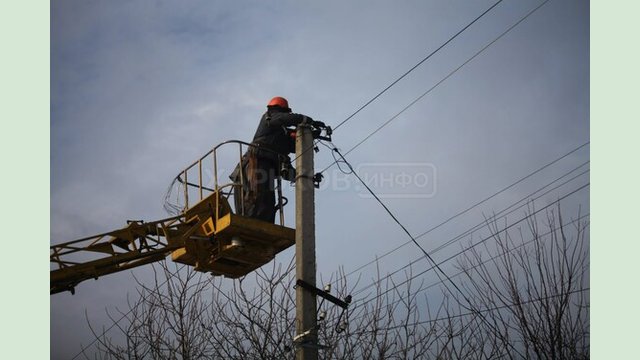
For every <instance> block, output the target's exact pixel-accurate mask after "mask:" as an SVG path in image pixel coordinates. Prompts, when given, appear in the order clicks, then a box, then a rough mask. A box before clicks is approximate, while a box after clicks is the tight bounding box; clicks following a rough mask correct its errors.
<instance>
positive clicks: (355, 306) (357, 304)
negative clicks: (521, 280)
mask: <svg viewBox="0 0 640 360" xmlns="http://www.w3.org/2000/svg"><path fill="white" fill-rule="evenodd" d="M578 190H579V189H578ZM578 190H576V191H578ZM551 205H554V204H551ZM589 215H590V214H589V213H587V214H584V215H581V216H579V217H578V218H577V219H574V220H572V221H570V222H569V223H567V224H574V223H576V222H579V221H581V220H582V219H584V218H586V217H589ZM526 218H527V217H525V219H524V220H526ZM522 221H523V220H519V221H518V223H519V222H522ZM514 224H515V223H514ZM510 227H511V226H509V228H510ZM562 227H563V225H562V224H561V225H559V226H557V227H555V228H553V229H550V230H549V231H547V232H546V233H543V234H539V235H538V236H534V238H533V239H531V240H528V241H526V242H523V243H522V244H519V245H518V246H515V247H513V248H511V249H509V250H506V251H504V252H502V253H500V254H497V255H495V256H493V257H490V258H489V259H487V260H485V261H482V262H481V263H479V264H477V265H475V266H474V267H477V266H480V265H483V264H485V263H487V262H489V261H493V260H494V259H496V258H498V257H500V256H504V255H507V254H509V253H511V252H513V251H515V250H517V249H519V248H522V247H524V246H527V245H529V244H531V243H532V242H536V241H539V240H540V239H541V238H544V237H545V236H547V235H549V234H551V233H553V232H554V231H557V230H559V229H561V228H562ZM501 231H502V230H501ZM492 237H493V235H492V236H489V237H487V238H485V239H483V240H482V241H480V242H478V243H476V244H474V245H472V246H470V247H468V248H466V249H463V250H461V251H460V252H458V253H456V254H454V255H452V256H450V257H449V258H447V259H444V260H442V261H441V262H440V264H443V263H445V262H448V261H450V260H452V259H454V258H456V257H458V256H460V255H461V254H463V253H465V252H466V251H469V250H471V249H472V248H474V247H476V246H477V245H479V244H481V243H484V242H486V241H487V240H489V239H491V238H492ZM430 270H433V267H431V268H429V269H426V270H424V271H422V272H421V273H419V274H417V275H412V276H411V277H410V278H408V279H407V280H405V281H403V282H401V283H398V284H396V283H394V286H393V287H391V288H388V289H386V290H385V291H383V292H381V293H379V294H376V295H375V296H374V297H373V298H370V299H361V300H356V301H355V302H354V303H353V304H352V305H351V311H353V310H355V309H358V308H361V307H362V306H363V305H365V304H367V303H370V302H371V301H374V300H378V299H380V298H381V297H382V296H384V295H386V294H387V293H389V292H391V291H394V290H396V289H397V288H399V287H400V286H402V285H404V284H406V283H409V282H410V281H412V280H414V279H415V278H416V277H418V276H421V275H423V274H424V273H426V272H428V271H430ZM463 273H464V270H462V271H459V272H457V273H456V274H454V275H453V276H452V278H454V277H458V276H459V275H461V274H463ZM442 283H443V281H442V280H439V281H436V282H434V283H432V284H430V285H428V286H426V287H421V288H419V289H418V290H416V291H415V292H414V293H412V295H416V294H418V293H424V292H426V291H427V290H429V289H430V288H432V287H434V286H436V285H438V284H442ZM400 301H402V299H398V300H395V301H393V302H392V303H389V304H387V305H388V306H390V307H394V306H395V305H396V304H398V303H399V302H400ZM363 311H364V310H363ZM364 316H365V314H362V315H360V316H355V317H353V318H351V320H350V321H351V322H353V321H356V320H358V319H361V318H363V317H364ZM440 320H441V319H440ZM430 321H435V320H428V321H427V322H430Z"/></svg>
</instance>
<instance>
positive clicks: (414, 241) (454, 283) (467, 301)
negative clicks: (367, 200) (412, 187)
mask: <svg viewBox="0 0 640 360" xmlns="http://www.w3.org/2000/svg"><path fill="white" fill-rule="evenodd" d="M333 151H335V152H336V153H337V154H338V155H339V156H340V157H341V158H342V160H343V161H344V162H345V164H346V165H347V166H348V167H349V169H350V170H351V171H352V173H353V175H354V176H355V177H356V178H358V180H359V181H360V182H361V183H362V185H363V186H364V187H365V188H366V189H367V191H369V193H370V194H371V195H372V196H373V197H374V198H375V199H376V200H377V201H378V203H379V204H380V205H381V206H382V207H383V208H384V209H385V210H386V211H387V213H388V214H389V216H391V218H392V219H393V220H394V221H395V222H396V223H397V224H398V225H399V226H400V227H401V228H402V230H403V231H404V232H405V233H406V234H407V235H408V236H409V237H410V238H411V241H412V242H413V243H414V244H415V245H416V246H417V247H418V248H419V249H420V251H422V253H423V254H424V256H425V258H426V259H428V260H429V261H430V262H431V263H432V264H433V266H434V267H435V268H436V269H437V270H438V271H436V275H437V276H438V278H439V279H440V280H442V283H443V285H444V287H445V288H446V289H447V291H448V292H449V293H450V294H451V295H454V293H453V291H452V290H451V289H450V288H449V286H447V285H446V283H445V281H444V280H443V279H442V278H441V277H440V274H442V275H443V276H444V277H445V278H446V279H447V281H448V282H449V283H450V284H451V285H452V286H453V287H454V288H455V289H456V291H457V292H458V294H460V296H461V297H462V298H463V299H464V300H465V301H466V303H467V304H469V306H472V303H471V301H470V300H469V298H468V297H467V296H466V295H465V293H464V292H463V291H462V289H460V287H459V286H458V284H456V282H455V281H453V279H452V278H451V277H449V275H447V273H446V272H445V271H444V270H442V268H441V267H440V266H439V265H438V263H436V262H435V260H434V259H433V258H432V257H431V256H430V255H429V254H428V253H427V252H426V251H425V250H424V248H423V247H422V246H420V244H419V243H418V242H417V241H416V240H415V238H414V237H413V236H412V235H411V233H410V232H409V231H408V230H407V228H406V227H405V226H404V225H402V223H401V222H400V221H399V220H398V218H397V217H396V216H395V215H394V214H393V213H392V212H391V210H389V208H388V207H387V206H386V205H385V204H384V202H382V200H380V198H379V197H378V195H376V194H375V193H374V192H373V190H371V188H370V187H369V186H368V185H367V184H366V183H365V182H364V181H363V180H362V178H360V176H359V175H358V174H357V173H356V172H355V170H354V169H353V167H352V166H351V164H350V163H349V162H348V161H347V160H346V159H345V158H344V156H342V154H341V153H340V151H339V150H338V149H337V148H336V147H335V146H334V148H333ZM460 305H461V306H462V307H464V308H465V309H468V310H471V311H473V310H474V309H473V308H467V307H466V306H465V305H463V304H460ZM476 313H477V314H478V316H480V318H481V319H482V320H483V321H484V322H485V323H486V325H487V326H489V327H491V328H495V327H494V325H493V324H491V323H490V322H489V321H488V320H487V319H486V318H485V317H484V316H483V315H482V313H480V312H477V311H476ZM510 347H511V349H512V350H513V351H515V352H517V353H518V354H520V352H519V351H518V350H517V349H515V348H514V347H513V346H512V345H510Z"/></svg>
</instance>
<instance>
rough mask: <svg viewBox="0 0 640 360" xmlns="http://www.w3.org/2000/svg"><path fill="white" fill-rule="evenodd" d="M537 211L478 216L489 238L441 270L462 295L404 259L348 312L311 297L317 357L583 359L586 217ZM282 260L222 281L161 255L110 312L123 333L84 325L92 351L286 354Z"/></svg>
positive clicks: (338, 290) (345, 289) (289, 354)
mask: <svg viewBox="0 0 640 360" xmlns="http://www.w3.org/2000/svg"><path fill="white" fill-rule="evenodd" d="M537 214H538V213H537V212H535V211H533V209H532V208H531V209H530V213H529V214H528V216H527V217H526V225H527V226H526V227H525V229H518V228H515V230H514V229H512V228H511V226H507V224H505V225H504V227H499V226H498V219H490V220H487V226H488V229H489V231H490V233H491V237H490V239H491V240H492V241H491V242H490V241H483V242H482V244H483V246H484V247H483V248H482V249H480V248H479V246H477V245H478V244H472V245H470V246H468V247H467V248H465V249H463V251H462V252H461V255H460V256H459V257H458V266H459V270H460V271H459V273H457V274H453V275H452V276H451V278H455V279H456V280H455V281H456V282H458V283H460V284H462V286H461V289H462V290H463V291H464V296H463V295H462V294H461V293H457V292H452V291H451V287H450V286H446V282H447V280H446V279H442V283H441V284H440V285H441V288H435V289H434V290H435V292H436V293H435V294H433V291H432V292H431V293H429V297H427V290H429V289H431V288H432V286H425V285H424V281H425V279H426V278H425V276H424V275H423V274H424V272H421V273H419V274H416V273H415V272H414V268H413V266H409V267H408V268H407V269H406V270H405V272H404V274H403V275H404V278H402V279H394V278H393V277H392V276H390V275H384V276H383V275H382V274H381V272H380V269H379V268H377V271H376V273H375V279H374V281H373V282H372V283H371V285H370V286H368V287H367V288H371V289H372V290H370V292H369V293H368V295H367V296H365V297H362V298H357V299H354V301H353V303H352V304H351V305H350V307H349V308H348V310H347V311H343V310H342V309H341V308H339V307H337V306H334V305H333V304H330V303H326V302H321V303H320V305H319V307H318V311H319V313H318V316H319V317H320V321H319V322H318V323H319V328H318V334H319V345H320V346H321V349H322V350H321V351H320V358H321V359H432V358H433V359H436V358H437V359H497V358H508V359H521V358H525V359H581V358H588V357H589V298H588V293H587V291H588V275H589V262H588V243H587V241H588V230H587V229H588V224H589V222H588V221H586V220H584V217H583V216H580V215H578V218H577V219H575V220H572V221H571V222H569V223H567V224H565V223H564V222H563V218H562V217H561V215H560V208H559V205H558V209H557V211H552V212H547V213H546V214H547V216H546V218H545V219H543V220H541V219H539V215H537ZM541 223H544V226H542V225H541ZM569 224H572V225H569ZM514 233H515V234H517V235H514ZM293 267H294V262H293V260H291V261H289V262H287V263H277V262H274V263H272V264H270V265H267V266H263V267H262V268H260V269H259V270H257V271H256V272H254V274H252V275H249V276H246V277H244V278H242V279H239V280H234V281H230V280H227V279H221V278H214V277H210V276H207V275H204V274H201V273H196V272H194V271H193V270H191V269H190V268H185V269H183V270H181V271H180V272H179V273H177V274H176V272H177V268H176V269H174V270H173V271H172V269H170V268H169V266H168V265H166V264H163V265H162V267H160V268H155V270H154V271H155V274H156V277H155V281H154V282H153V283H152V284H150V285H146V284H142V283H141V284H140V287H139V289H140V290H139V291H138V294H137V298H136V300H135V301H132V302H131V303H130V304H129V307H130V309H129V310H128V311H127V312H122V313H121V314H120V315H126V316H125V318H126V320H125V321H121V322H119V323H118V325H117V327H116V329H118V333H119V335H120V336H121V337H123V338H124V341H120V342H118V341H116V340H115V336H114V337H109V336H107V335H105V334H98V332H97V331H94V334H95V335H96V337H97V338H98V340H99V341H98V343H99V353H98V356H96V358H105V359H123V358H134V359H146V358H154V359H196V358H209V359H265V360H266V359H293V358H295V351H294V347H295V346H294V344H293V337H294V335H295V334H294V331H295V326H294V325H295V291H294V290H293V289H294V284H295V277H294V276H295V274H294V273H295V272H294V271H292V270H293ZM334 277H335V279H337V280H335V281H334V282H333V283H332V285H333V289H332V294H334V295H335V296H337V297H339V298H343V299H344V298H346V297H347V295H349V294H351V293H353V290H354V289H355V288H356V287H357V286H358V284H359V282H360V279H358V280H356V281H355V284H351V285H350V284H348V283H347V276H345V275H344V271H343V270H342V269H340V270H339V271H338V272H337V273H336V274H335V275H334V276H332V278H334ZM436 284H437V283H436ZM429 299H431V302H430V301H429ZM434 299H435V300H434ZM112 319H113V320H114V322H117V321H116V320H118V319H117V318H116V317H115V316H112ZM112 336H113V335H112Z"/></svg>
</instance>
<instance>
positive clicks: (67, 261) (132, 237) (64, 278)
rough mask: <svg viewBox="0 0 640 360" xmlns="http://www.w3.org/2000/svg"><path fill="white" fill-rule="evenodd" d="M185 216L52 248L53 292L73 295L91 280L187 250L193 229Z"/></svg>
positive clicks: (51, 280)
mask: <svg viewBox="0 0 640 360" xmlns="http://www.w3.org/2000/svg"><path fill="white" fill-rule="evenodd" d="M192 225H193V221H191V224H190V223H188V222H186V221H185V219H184V216H176V217H172V218H167V219H163V220H158V221H154V222H148V223H144V222H141V221H134V222H130V223H129V224H128V225H127V226H126V227H124V228H122V229H118V230H114V231H110V232H107V233H104V234H99V235H94V236H91V237H87V238H83V239H79V240H75V241H70V242H66V243H62V244H56V245H53V246H51V249H50V263H51V264H52V265H53V267H54V268H55V269H52V270H51V274H50V291H51V294H55V293H58V292H62V291H67V290H68V291H71V292H73V289H74V287H75V286H76V285H77V284H78V283H80V282H82V281H84V280H88V279H95V278H98V277H100V276H103V275H107V274H112V273H115V272H119V271H123V270H127V269H131V268H134V267H137V266H141V265H145V264H149V263H152V262H156V261H161V260H163V259H164V258H165V257H166V256H167V255H169V254H170V253H171V252H172V251H173V250H176V249H178V248H181V247H184V236H181V235H185V233H188V232H189V229H190V228H192V227H193V226H192Z"/></svg>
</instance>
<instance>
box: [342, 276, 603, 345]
mask: <svg viewBox="0 0 640 360" xmlns="http://www.w3.org/2000/svg"><path fill="white" fill-rule="evenodd" d="M586 291H590V288H588V287H587V288H581V289H576V290H572V291H568V292H565V293H562V294H556V295H549V296H544V297H540V298H535V299H529V300H526V301H522V302H520V303H511V304H504V305H500V306H494V307H491V308H487V309H482V310H477V312H479V313H487V312H492V311H497V310H502V309H506V308H511V307H515V306H519V305H526V304H531V303H535V302H540V301H545V300H550V299H554V298H557V297H562V296H567V295H573V294H577V293H583V292H586ZM474 314H476V312H467V313H462V314H457V315H450V316H445V317H440V318H436V319H429V320H422V321H417V322H414V323H410V324H401V325H394V326H389V327H386V328H382V329H376V330H363V331H357V332H353V333H351V335H354V334H366V333H368V332H374V331H388V330H393V329H398V328H402V327H405V326H417V325H424V324H430V323H434V322H438V321H446V320H451V319H455V318H461V317H465V316H470V315H474Z"/></svg>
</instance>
